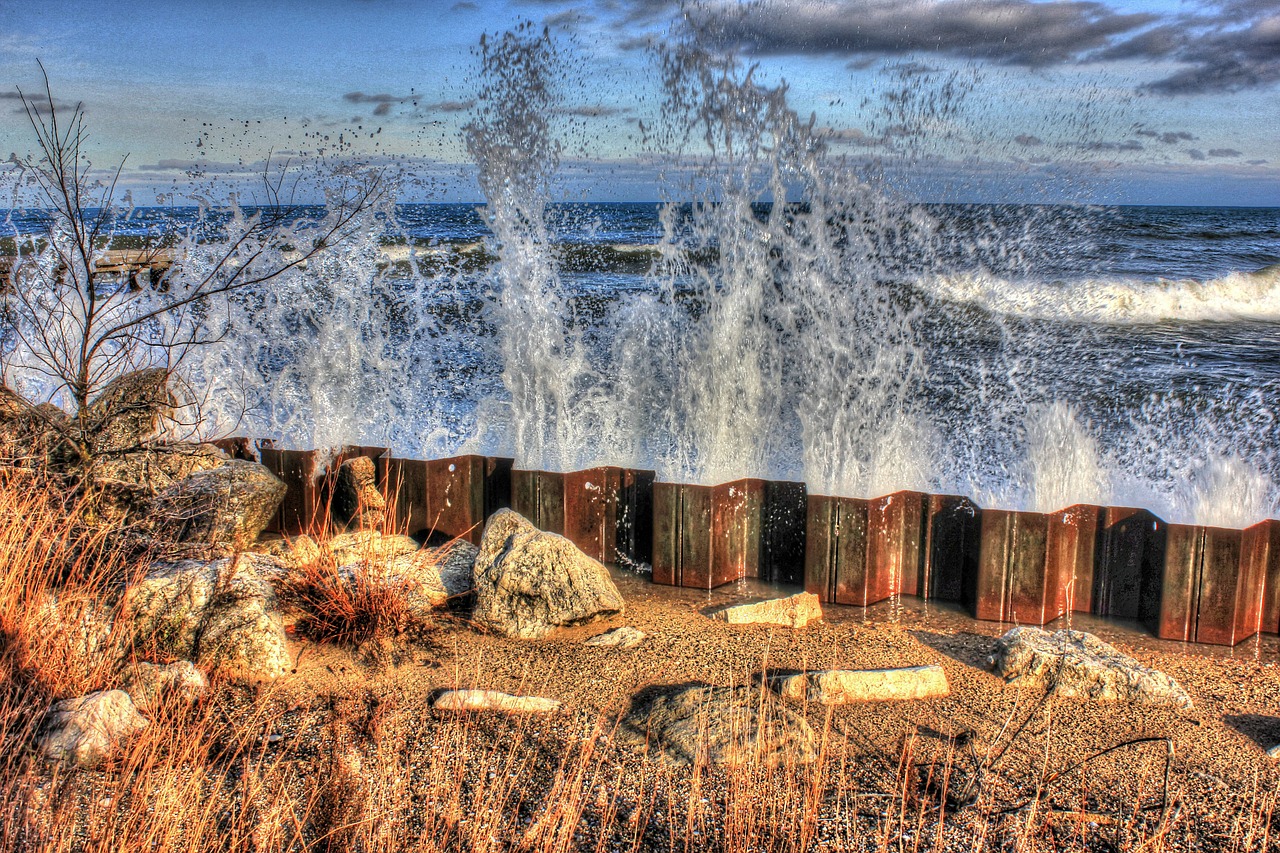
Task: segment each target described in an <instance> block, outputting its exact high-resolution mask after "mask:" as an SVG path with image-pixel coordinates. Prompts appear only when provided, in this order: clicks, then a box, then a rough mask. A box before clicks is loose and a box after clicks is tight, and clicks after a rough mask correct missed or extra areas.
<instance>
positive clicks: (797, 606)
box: [707, 592, 822, 628]
mask: <svg viewBox="0 0 1280 853" xmlns="http://www.w3.org/2000/svg"><path fill="white" fill-rule="evenodd" d="M707 615H708V616H710V617H711V618H712V619H718V620H720V621H722V622H728V623H729V624H730V625H780V626H782V627H784V628H803V627H804V626H806V625H808V624H809V623H810V622H814V621H816V620H819V619H821V618H822V601H821V599H819V598H818V596H816V595H814V594H813V593H811V592H801V593H797V594H796V595H792V596H789V597H787V598H774V599H770V600H768V601H758V602H755V603H753V604H734V605H730V606H728V607H722V608H720V609H719V610H714V611H712V612H711V613H709V614H707Z"/></svg>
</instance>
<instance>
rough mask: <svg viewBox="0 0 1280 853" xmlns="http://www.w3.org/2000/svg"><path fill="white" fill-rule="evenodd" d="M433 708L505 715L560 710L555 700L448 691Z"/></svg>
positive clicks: (508, 694)
mask: <svg viewBox="0 0 1280 853" xmlns="http://www.w3.org/2000/svg"><path fill="white" fill-rule="evenodd" d="M431 707H432V708H435V709H436V710H437V711H501V712H502V713H505V714H550V713H552V712H553V711H558V710H559V709H560V703H559V702H558V701H557V700H555V699H544V698H542V697H541V696H512V695H511V694H510V693H499V692H498V691H496V690H446V691H445V692H443V693H441V694H440V695H439V696H437V697H436V700H435V701H434V702H432V703H431Z"/></svg>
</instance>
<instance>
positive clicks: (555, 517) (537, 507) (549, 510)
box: [511, 470, 564, 534]
mask: <svg viewBox="0 0 1280 853" xmlns="http://www.w3.org/2000/svg"><path fill="white" fill-rule="evenodd" d="M511 508H512V509H513V510H515V511H516V512H518V513H520V514H521V515H523V516H524V517H525V518H527V519H529V520H530V521H531V522H533V524H534V526H535V527H537V528H538V529H539V530H546V531H548V532H550V533H560V534H563V533H564V475H563V474H559V473H556V472H553V471H521V470H513V471H512V472H511Z"/></svg>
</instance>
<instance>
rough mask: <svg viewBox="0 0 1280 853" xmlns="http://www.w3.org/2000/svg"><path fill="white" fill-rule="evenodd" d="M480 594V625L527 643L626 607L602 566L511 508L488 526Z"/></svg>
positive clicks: (478, 576) (478, 574)
mask: <svg viewBox="0 0 1280 853" xmlns="http://www.w3.org/2000/svg"><path fill="white" fill-rule="evenodd" d="M475 590H476V603H475V610H474V612H473V613H472V618H473V619H474V620H475V621H476V622H477V623H479V624H480V625H482V626H484V627H486V628H488V629H489V630H492V631H495V632H497V633H500V634H505V635H507V636H508V637H521V638H526V639H532V638H537V637H544V636H546V635H547V634H549V633H551V632H552V631H553V630H555V629H556V628H558V627H561V626H567V625H576V624H579V623H582V622H588V621H590V620H592V619H595V618H598V617H600V616H607V615H612V614H614V613H620V612H622V609H623V606H624V605H623V601H622V596H621V595H620V594H619V593H618V589H617V587H615V586H614V585H613V580H612V579H611V578H610V577H609V572H608V570H607V569H605V567H604V566H603V565H602V564H601V563H599V562H598V561H596V560H593V559H591V558H590V557H588V556H587V555H586V554H584V553H582V552H581V551H579V550H578V549H577V548H576V547H575V546H574V544H573V543H572V542H570V541H569V540H568V539H565V538H564V537H563V536H557V535H556V534H554V533H544V532H543V531H541V530H538V528H536V527H534V526H533V525H532V524H531V523H530V522H529V521H528V520H526V519H525V518H523V517H522V516H520V515H519V514H517V513H515V512H512V511H511V510H508V509H504V510H499V511H498V512H497V513H495V514H494V515H493V516H492V517H491V518H490V519H489V521H488V523H487V524H486V525H485V529H484V537H483V539H482V540H481V543H480V553H479V555H478V556H477V557H476V563H475Z"/></svg>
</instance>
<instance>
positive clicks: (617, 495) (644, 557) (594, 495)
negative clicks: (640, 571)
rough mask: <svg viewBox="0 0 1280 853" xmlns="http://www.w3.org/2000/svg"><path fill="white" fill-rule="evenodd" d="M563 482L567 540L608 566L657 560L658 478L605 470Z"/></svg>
mask: <svg viewBox="0 0 1280 853" xmlns="http://www.w3.org/2000/svg"><path fill="white" fill-rule="evenodd" d="M561 476H562V477H563V483H564V485H563V502H564V504H563V506H564V508H563V515H564V535H565V536H566V537H567V538H568V539H569V540H570V541H572V542H573V543H574V544H575V545H577V546H578V547H579V548H580V549H582V551H583V553H585V554H588V555H590V556H592V557H594V558H595V559H597V560H600V561H601V562H603V563H614V564H620V563H631V564H638V563H648V562H649V561H650V560H651V559H652V546H651V545H650V542H651V540H652V538H653V533H652V516H653V509H652V506H653V497H652V495H653V486H654V473H653V472H652V471H639V470H635V469H631V468H616V467H612V466H602V467H599V468H589V469H587V470H585V471H574V472H571V473H568V474H563V475H561Z"/></svg>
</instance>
